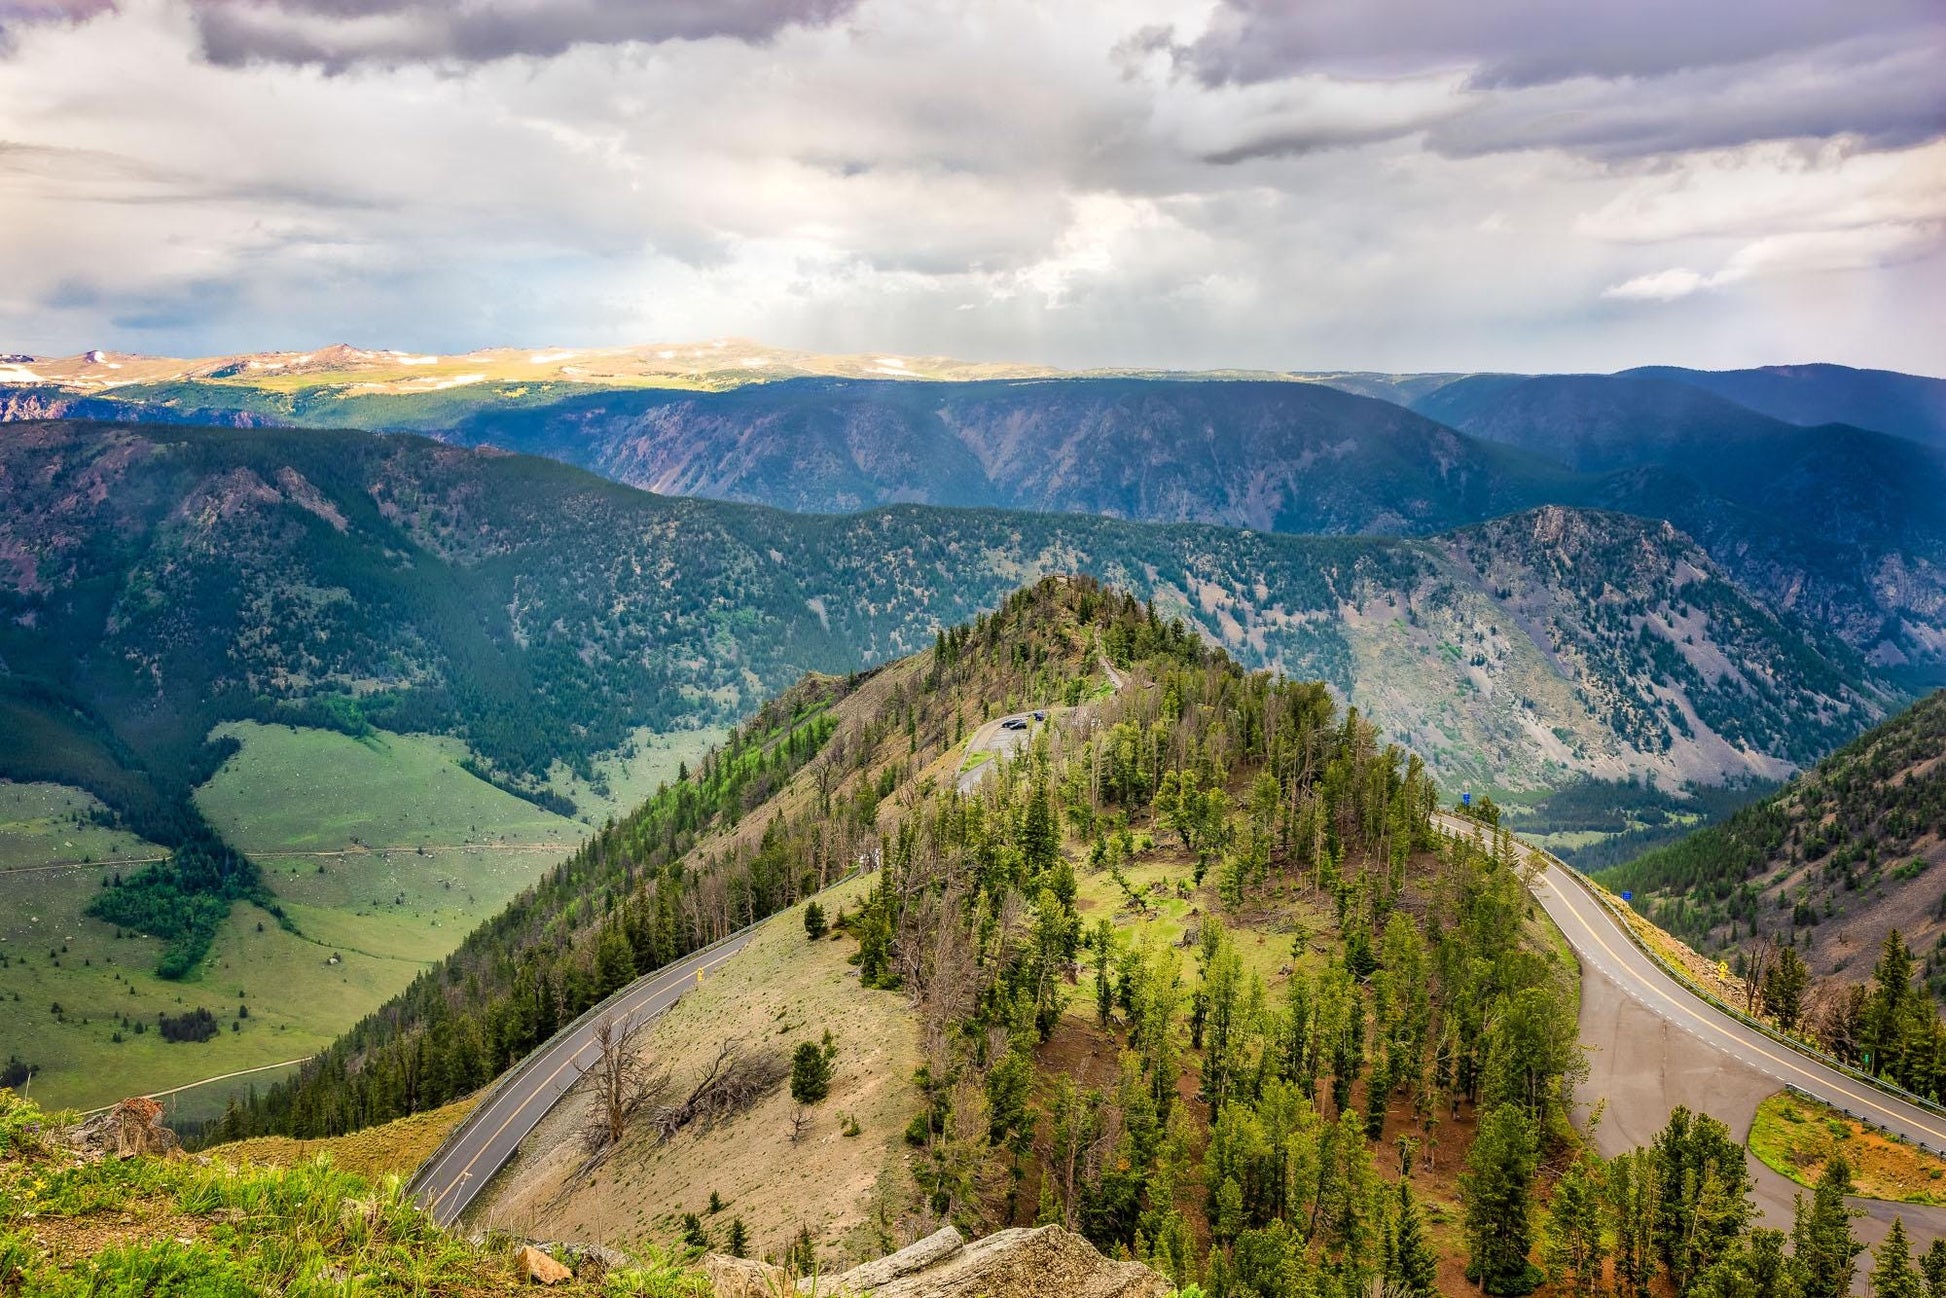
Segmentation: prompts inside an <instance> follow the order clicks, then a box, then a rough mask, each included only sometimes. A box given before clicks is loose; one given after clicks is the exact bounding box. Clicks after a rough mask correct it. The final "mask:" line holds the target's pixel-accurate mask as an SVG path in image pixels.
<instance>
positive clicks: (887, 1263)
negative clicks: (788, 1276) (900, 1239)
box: [797, 1226, 966, 1298]
mask: <svg viewBox="0 0 1946 1298" xmlns="http://www.w3.org/2000/svg"><path fill="white" fill-rule="evenodd" d="M965 1247H966V1237H965V1236H964V1235H961V1234H960V1233H959V1231H957V1230H955V1229H954V1228H953V1227H951V1226H941V1227H940V1228H939V1229H938V1230H936V1231H934V1232H933V1233H932V1234H930V1235H928V1236H926V1237H925V1238H924V1239H922V1240H919V1241H917V1242H916V1243H912V1244H908V1245H906V1246H905V1247H904V1248H902V1249H900V1250H899V1251H898V1252H896V1253H888V1254H886V1255H885V1256H884V1257H881V1258H878V1259H877V1260H875V1261H871V1262H866V1263H863V1264H861V1265H859V1266H855V1267H853V1268H852V1269H851V1270H849V1271H845V1272H842V1273H840V1274H838V1275H835V1276H819V1277H815V1278H807V1279H803V1280H799V1281H798V1282H797V1291H798V1292H799V1293H801V1294H814V1295H817V1298H825V1296H826V1295H835V1294H866V1293H876V1292H877V1291H878V1290H880V1289H882V1288H884V1287H885V1286H886V1285H888V1284H890V1283H891V1282H892V1281H894V1280H897V1279H898V1278H899V1277H900V1276H907V1275H911V1274H913V1273H914V1272H917V1271H924V1270H926V1269H927V1268H929V1267H935V1266H938V1265H939V1264H940V1263H942V1262H944V1261H945V1260H946V1259H947V1258H949V1257H951V1256H953V1254H955V1253H957V1252H959V1251H960V1250H961V1249H963V1248H965Z"/></svg>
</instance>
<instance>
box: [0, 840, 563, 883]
mask: <svg viewBox="0 0 1946 1298" xmlns="http://www.w3.org/2000/svg"><path fill="white" fill-rule="evenodd" d="M577 846H579V844H576V843H404V844H399V845H397V846H392V847H341V848H337V849H335V850H333V851H328V852H280V851H277V850H276V849H274V848H273V849H271V850H269V851H261V850H255V849H251V848H245V849H243V850H244V854H245V855H246V856H250V857H257V858H263V859H266V860H268V859H272V858H284V857H293V858H295V857H303V858H307V859H315V858H318V857H337V856H378V855H381V854H383V853H385V852H405V853H411V852H417V851H419V850H421V849H424V850H425V851H426V852H428V853H431V852H466V851H475V852H572V851H573V850H574V849H575V848H576V847H577ZM168 859H169V858H168V857H166V856H118V857H114V858H111V859H109V860H106V861H50V862H48V863H47V864H46V865H17V866H15V867H13V868H12V869H10V870H0V879H4V878H6V877H7V876H8V875H10V874H35V873H37V872H40V871H44V870H104V869H107V868H108V867H110V866H123V865H160V864H161V863H162V862H164V861H166V860H168Z"/></svg>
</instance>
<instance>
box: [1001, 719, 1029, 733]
mask: <svg viewBox="0 0 1946 1298" xmlns="http://www.w3.org/2000/svg"><path fill="white" fill-rule="evenodd" d="M1000 728H1001V729H1002V730H1025V729H1027V722H1026V721H1025V720H1024V719H1022V718H1020V717H1008V718H1007V719H1006V720H1005V721H1002V722H1001V723H1000Z"/></svg>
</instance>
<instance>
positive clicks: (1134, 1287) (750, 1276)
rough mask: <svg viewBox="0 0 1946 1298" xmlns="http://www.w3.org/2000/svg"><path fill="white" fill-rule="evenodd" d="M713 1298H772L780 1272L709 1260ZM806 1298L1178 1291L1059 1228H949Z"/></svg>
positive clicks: (1134, 1296)
mask: <svg viewBox="0 0 1946 1298" xmlns="http://www.w3.org/2000/svg"><path fill="white" fill-rule="evenodd" d="M703 1265H704V1269H705V1271H706V1272H707V1273H708V1275H709V1277H710V1282H711V1283H712V1284H714V1285H715V1286H716V1298H759V1296H762V1298H768V1296H769V1295H770V1294H772V1293H774V1292H776V1286H777V1283H778V1281H779V1279H780V1278H781V1274H782V1273H781V1272H779V1271H778V1270H777V1268H776V1267H773V1266H769V1265H767V1264H765V1263H762V1262H750V1261H746V1260H744V1259H741V1258H730V1257H723V1256H721V1255H718V1254H711V1255H710V1256H709V1257H707V1258H705V1259H704V1260H703ZM797 1290H798V1292H799V1293H800V1294H803V1295H806V1298H862V1296H863V1295H866V1294H870V1295H871V1296H872V1298H1048V1296H1049V1295H1056V1294H1058V1295H1060V1296H1061V1298H1165V1295H1167V1294H1169V1293H1171V1292H1173V1286H1172V1285H1170V1283H1169V1281H1168V1280H1166V1279H1164V1278H1163V1277H1162V1276H1160V1275H1157V1274H1156V1273H1155V1272H1154V1271H1151V1270H1150V1269H1149V1268H1148V1267H1145V1266H1143V1265H1142V1264H1141V1263H1139V1262H1115V1261H1111V1260H1110V1259H1108V1258H1105V1257H1103V1256H1102V1255H1101V1254H1100V1253H1099V1252H1097V1251H1096V1250H1095V1247H1094V1245H1092V1244H1090V1243H1088V1241H1087V1240H1085V1239H1082V1238H1081V1237H1080V1236H1079V1235H1075V1234H1072V1233H1070V1232H1068V1231H1066V1230H1063V1229H1061V1228H1060V1227H1059V1226H1040V1227H1037V1228H1035V1229H1032V1230H1026V1229H1015V1230H1003V1231H999V1232H997V1233H996V1234H992V1235H988V1236H987V1237H986V1238H985V1239H977V1240H974V1241H972V1242H971V1243H968V1242H967V1241H966V1240H965V1239H963V1238H962V1237H961V1235H960V1233H959V1232H958V1231H957V1230H954V1229H953V1228H952V1227H951V1226H948V1227H946V1228H945V1229H943V1230H940V1231H937V1232H935V1233H934V1234H931V1235H928V1236H927V1237H926V1238H924V1239H922V1240H920V1241H919V1242H918V1243H916V1244H912V1245H910V1246H908V1247H906V1248H903V1249H900V1250H899V1251H898V1252H896V1253H893V1254H891V1255H889V1256H887V1257H882V1258H879V1259H878V1260H876V1261H873V1262H866V1263H864V1264H863V1265H862V1266H856V1267H853V1268H852V1269H851V1270H849V1271H846V1272H843V1273H841V1274H839V1275H835V1276H821V1277H818V1278H817V1279H815V1280H801V1281H799V1282H798V1285H797Z"/></svg>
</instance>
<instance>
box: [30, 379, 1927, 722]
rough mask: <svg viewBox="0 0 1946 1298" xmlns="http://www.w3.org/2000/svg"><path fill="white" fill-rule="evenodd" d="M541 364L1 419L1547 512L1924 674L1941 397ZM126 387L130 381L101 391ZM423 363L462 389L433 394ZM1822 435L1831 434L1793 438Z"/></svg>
mask: <svg viewBox="0 0 1946 1298" xmlns="http://www.w3.org/2000/svg"><path fill="white" fill-rule="evenodd" d="M663 352H667V353H669V354H670V356H671V357H672V358H673V359H671V360H668V361H661V360H657V359H655V358H656V357H659V356H660V355H661V354H662V353H663ZM564 355H566V354H565V353H554V352H543V353H511V352H505V351H501V352H491V353H477V354H474V355H472V356H468V357H456V358H442V357H410V356H404V355H403V354H398V353H378V352H356V351H351V350H349V349H335V350H333V351H331V353H330V354H328V355H327V354H326V353H305V354H299V355H295V356H284V357H281V358H265V357H244V358H212V359H210V360H208V361H203V362H194V363H191V362H169V363H167V364H166V365H165V364H164V363H162V362H150V361H146V360H138V359H135V358H130V359H127V360H125V361H123V360H113V359H104V360H103V361H101V362H99V363H91V364H82V365H71V364H68V363H66V362H62V363H57V364H52V365H50V364H44V363H42V362H38V361H37V362H34V363H33V365H35V366H39V367H40V368H39V369H35V368H33V366H21V367H17V368H19V369H21V370H23V371H24V372H27V373H31V374H34V375H35V376H37V377H39V378H42V379H43V380H45V381H42V382H38V383H35V384H16V385H13V386H10V387H4V388H0V416H6V417H13V418H26V417H47V416H63V417H81V418H97V419H117V420H125V421H134V422H149V423H157V422H190V423H204V424H245V425H290V426H303V427H311V428H323V427H358V428H367V429H372V430H383V431H417V432H423V433H426V434H428V435H431V436H434V437H437V438H440V439H442V440H447V441H452V442H455V443H458V444H462V445H480V446H494V447H499V448H502V449H506V450H513V451H519V452H525V453H531V454H539V455H545V456H549V457H551V458H555V459H559V460H562V461H565V462H568V463H572V464H577V465H579V466H581V467H584V468H588V469H591V470H593V471H595V472H597V473H601V474H603V475H604V476H607V477H611V478H614V479H616V480H617V481H622V482H626V483H630V484H632V485H635V486H641V487H646V488H648V489H650V490H653V491H657V492H661V493H667V494H679V495H688V496H701V497H708V498H712V499H719V500H732V501H743V502H748V503H754V504H767V505H774V506H777V507H779V508H784V509H789V510H793V511H809V512H848V511H855V510H861V509H870V508H874V507H878V506H883V505H889V504H898V503H919V504H933V505H949V506H973V507H1000V508H1008V509H1023V510H1034V511H1053V512H1062V513H1079V514H1093V515H1105V516H1111V517H1117V518H1124V519H1131V520H1140V521H1152V522H1200V523H1210V524H1215V525H1219V526H1224V527H1232V528H1248V529H1252V530H1257V531H1269V532H1284V533H1294V534H1337V535H1392V536H1426V535H1430V534H1433V533H1436V532H1441V531H1445V530H1449V529H1452V528H1456V527H1463V526H1467V525H1469V524H1474V523H1480V522H1484V521H1486V520H1489V519H1491V518H1494V517H1498V516H1500V515H1503V514H1507V513H1511V512H1514V511H1518V510H1522V509H1528V508H1533V507H1537V506H1540V505H1546V504H1555V505H1567V506H1573V507H1578V508H1592V509H1606V510H1614V511H1618V512H1623V513H1629V514H1634V515H1637V516H1640V517H1645V518H1655V519H1666V520H1668V521H1670V522H1672V523H1674V524H1675V525H1676V527H1677V528H1678V529H1680V530H1681V531H1683V532H1684V533H1686V534H1687V535H1688V536H1690V537H1692V538H1693V539H1694V540H1696V541H1697V542H1698V543H1699V544H1700V545H1701V546H1702V547H1703V549H1704V550H1705V551H1706V552H1707V553H1708V554H1709V555H1710V556H1711V558H1712V559H1713V560H1714V561H1715V562H1716V564H1717V565H1718V566H1719V567H1720V568H1721V570H1722V571H1724V572H1725V573H1727V574H1728V575H1729V576H1730V577H1731V578H1732V579H1733V580H1735V581H1737V582H1738V583H1739V584H1740V585H1742V586H1743V587H1744V588H1745V589H1746V590H1747V591H1748V592H1749V593H1750V594H1751V595H1753V596H1754V597H1755V598H1757V599H1758V600H1759V601H1761V602H1762V603H1764V604H1766V605H1767V606H1769V607H1770V608H1772V609H1773V610H1774V611H1778V612H1790V613H1794V614H1796V615H1798V616H1800V617H1802V618H1804V619H1805V620H1807V621H1809V622H1813V623H1816V624H1818V625H1821V626H1825V627H1829V628H1831V629H1832V630H1834V631H1836V632H1837V634H1838V635H1839V636H1840V637H1841V638H1842V639H1843V640H1844V641H1845V643H1846V644H1847V645H1849V646H1850V647H1851V648H1852V649H1853V650H1855V651H1856V652H1857V653H1859V654H1860V655H1862V656H1864V657H1865V658H1867V659H1868V661H1869V663H1870V664H1871V666H1872V668H1873V669H1874V670H1875V671H1877V672H1879V673H1881V674H1883V675H1884V676H1885V677H1886V678H1887V679H1889V680H1892V681H1894V682H1896V683H1897V684H1899V685H1900V686H1901V687H1903V688H1906V689H1915V690H1916V689H1920V688H1924V687H1926V686H1928V685H1930V684H1932V683H1935V682H1936V681H1938V680H1940V679H1941V678H1942V677H1946V576H1943V575H1942V574H1943V573H1946V506H1942V505H1941V504H1940V503H1939V502H1941V501H1942V500H1946V451H1942V450H1941V449H1939V447H1940V445H1941V444H1942V442H1946V433H1942V428H1946V415H1943V414H1942V413H1941V412H1942V411H1946V382H1942V381H1941V380H1937V379H1928V378H1923V377H1918V376H1911V375H1898V374H1889V373H1885V372H1879V371H1864V370H1848V369H1843V368H1841V367H1836V366H1806V367H1790V368H1779V369H1771V370H1749V371H1732V372H1725V373H1709V372H1704V371H1692V370H1675V369H1656V370H1640V371H1631V372H1628V373H1624V374H1619V375H1555V376H1523V375H1404V376H1397V375H1369V374H1366V375H1343V374H1333V375H1295V374H1292V375H1282V376H1273V377H1264V376H1259V377H1255V378H1246V377H1237V376H1227V375H1203V376H1166V375H1154V374H1145V375H1133V374H1130V375H1079V376H1074V375H1067V376H1063V375H1054V374H1051V373H1049V372H1046V371H1038V372H1037V371H1033V370H1032V369H1031V368H1030V367H1012V368H1007V367H989V368H988V369H986V370H978V369H976V368H975V367H970V366H964V365H958V364H954V363H948V362H942V361H939V360H937V359H934V360H918V359H906V358H897V357H875V358H874V357H858V358H829V357H822V358H821V357H810V356H805V355H803V354H801V353H781V352H771V351H766V350H764V349H759V348H756V347H755V346H754V345H744V344H737V345H735V346H728V345H725V346H706V347H700V348H691V349H688V350H684V349H680V348H659V349H654V350H653V351H651V350H650V349H634V350H632V351H628V352H625V353H623V352H616V353H603V354H602V355H604V356H607V357H608V359H607V360H605V361H604V362H603V363H602V364H601V365H596V364H594V363H593V361H592V360H591V359H590V355H588V354H582V353H575V354H574V356H573V357H571V358H569V359H562V357H563V356H564ZM759 361H762V362H764V363H763V364H762V365H758V364H757V363H756V362H759ZM420 362H425V364H420ZM732 362H736V364H732ZM743 362H749V363H748V364H743ZM117 364H119V365H124V366H125V367H127V368H125V369H123V370H121V371H116V372H117V373H126V374H130V375H134V376H136V377H134V378H132V379H119V378H117V379H102V378H100V377H99V376H100V375H101V374H102V373H104V372H106V371H105V370H104V367H105V366H107V365H117ZM657 365H660V366H662V367H663V368H662V369H661V370H656V369H655V368H654V367H655V366H657ZM712 366H714V367H715V368H711V367H712ZM442 367H444V368H446V369H451V368H454V367H470V368H466V369H465V370H464V372H461V373H455V374H450V375H445V377H443V378H442V377H437V376H436V375H432V376H430V377H429V375H431V372H432V371H439V372H440V373H443V372H444V371H443V369H442ZM420 371H425V372H426V373H420ZM568 371H575V372H574V373H568ZM678 371H680V372H678ZM890 374H901V375H906V376H908V377H904V378H891V377H884V376H886V375H890ZM969 374H971V375H974V376H975V377H972V378H968V377H967V376H968V375H969ZM91 375H92V376H94V377H90V376H91ZM415 375H416V377H415ZM537 375H538V376H539V377H536V376H537ZM873 376H877V377H873ZM462 379H463V380H466V381H465V382H463V383H462V382H458V380H462ZM448 380H453V381H452V382H448ZM103 384H112V385H113V386H102V385H103ZM1733 397H1736V398H1742V399H1743V400H1744V401H1748V402H1750V403H1753V404H1743V403H1742V401H1739V400H1736V399H1732V398H1733ZM1780 416H1783V417H1780ZM1833 418H1835V419H1840V420H1846V421H1850V422H1836V423H1833V422H1819V423H1805V422H1795V421H1796V420H1811V419H1817V420H1825V419H1833Z"/></svg>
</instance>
